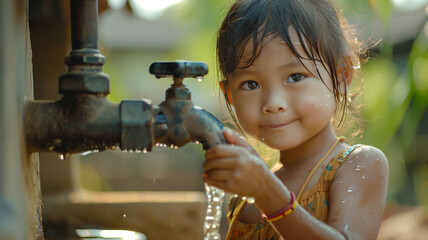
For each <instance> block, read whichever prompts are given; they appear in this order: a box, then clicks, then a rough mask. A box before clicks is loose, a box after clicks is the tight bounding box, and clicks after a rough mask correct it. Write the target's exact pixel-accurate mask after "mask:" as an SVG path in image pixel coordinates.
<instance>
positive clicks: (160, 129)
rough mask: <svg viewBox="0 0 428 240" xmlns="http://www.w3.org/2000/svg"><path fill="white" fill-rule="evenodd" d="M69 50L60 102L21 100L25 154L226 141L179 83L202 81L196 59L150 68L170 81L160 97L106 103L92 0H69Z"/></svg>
mask: <svg viewBox="0 0 428 240" xmlns="http://www.w3.org/2000/svg"><path fill="white" fill-rule="evenodd" d="M70 6H71V19H72V21H71V38H72V51H71V52H70V55H69V56H68V57H66V58H65V63H66V64H67V66H68V71H67V73H66V74H64V75H62V76H60V78H59V92H60V93H61V94H62V95H63V98H62V99H60V100H59V101H28V102H27V104H26V109H25V116H24V124H25V136H26V141H27V146H28V150H29V151H30V152H42V151H56V152H58V153H61V154H66V153H77V152H85V151H90V150H99V151H102V150H105V149H110V148H114V147H116V146H119V147H120V148H121V149H122V150H133V151H150V150H151V149H152V147H153V146H154V145H155V144H157V143H160V144H164V145H167V146H177V147H180V146H183V145H185V144H186V143H188V142H191V141H193V142H196V141H198V142H200V143H201V144H202V145H203V148H204V149H209V148H211V147H213V146H215V145H217V144H221V143H226V141H225V139H224V137H223V134H222V128H223V125H222V124H221V122H220V121H219V120H217V119H216V118H215V117H214V116H213V115H211V114H210V113H208V112H207V111H205V110H203V109H202V108H200V107H197V106H195V105H194V104H193V103H192V101H191V94H190V91H189V90H188V89H187V88H186V87H185V85H184V84H183V79H184V78H189V77H191V78H195V77H202V76H204V75H206V74H207V73H208V67H207V65H206V64H205V63H201V62H164V63H160V62H158V63H153V64H152V65H151V66H150V73H151V74H154V75H155V76H156V77H158V78H161V77H172V78H173V80H174V83H173V84H172V85H171V87H170V88H169V89H167V90H166V100H165V101H164V102H162V103H161V104H160V105H159V106H154V105H152V103H151V101H150V100H147V99H144V100H129V101H128V100H124V101H122V102H121V103H120V104H118V103H112V102H110V101H109V100H108V99H107V98H106V96H107V95H108V94H109V93H110V89H109V81H110V80H109V76H108V75H107V74H105V73H103V72H102V66H103V64H104V63H105V58H104V56H103V55H101V53H100V52H99V50H98V33H97V31H98V29H97V18H98V1H97V0H73V1H70Z"/></svg>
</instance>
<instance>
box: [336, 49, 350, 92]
mask: <svg viewBox="0 0 428 240" xmlns="http://www.w3.org/2000/svg"><path fill="white" fill-rule="evenodd" d="M344 60H345V64H344V68H343V70H342V69H341V68H338V69H337V78H338V79H339V80H340V81H339V84H340V89H343V88H346V87H348V86H349V85H351V82H352V78H353V76H354V66H353V65H352V61H351V58H350V57H349V56H346V57H345V59H344ZM343 83H346V86H343Z"/></svg>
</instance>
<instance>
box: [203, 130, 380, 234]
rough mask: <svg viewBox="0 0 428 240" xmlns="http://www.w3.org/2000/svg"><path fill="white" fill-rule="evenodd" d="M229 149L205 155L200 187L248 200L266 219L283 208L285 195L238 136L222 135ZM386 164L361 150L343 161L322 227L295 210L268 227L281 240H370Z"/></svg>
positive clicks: (377, 154)
mask: <svg viewBox="0 0 428 240" xmlns="http://www.w3.org/2000/svg"><path fill="white" fill-rule="evenodd" d="M225 137H226V139H227V140H228V141H229V142H230V143H231V144H232V145H220V146H218V147H215V148H213V149H210V150H208V151H207V153H206V159H207V160H206V161H205V163H204V170H205V175H204V176H205V181H206V182H207V183H208V184H211V185H214V186H217V187H219V188H221V189H223V190H225V191H228V192H232V193H237V194H239V195H241V196H250V197H254V198H255V200H256V202H255V203H256V205H257V207H258V208H259V209H260V211H261V212H264V213H266V214H267V215H269V214H272V213H274V212H277V211H278V210H279V209H282V208H284V207H285V206H287V205H288V204H289V203H290V201H291V197H290V192H289V190H288V189H287V187H286V186H284V184H282V182H281V181H280V180H279V179H278V178H277V177H276V176H275V175H274V174H273V173H272V172H271V171H270V170H269V169H268V168H267V166H266V165H265V164H264V162H263V160H262V159H260V157H259V156H258V154H257V153H256V151H255V150H254V149H253V148H252V147H251V146H250V145H249V144H248V143H247V142H246V141H245V140H243V139H241V138H240V137H239V135H237V134H235V133H231V132H230V130H226V131H225ZM387 182H388V164H387V160H386V158H385V156H384V155H383V153H382V152H381V151H379V150H377V149H375V148H373V147H361V148H359V149H357V150H355V151H354V152H353V153H352V154H350V155H349V156H348V158H347V159H346V160H345V162H344V163H343V164H342V166H341V167H340V168H339V170H338V171H337V172H336V176H335V179H334V180H333V184H332V186H331V189H330V197H329V221H328V224H325V223H323V222H321V221H319V220H317V219H316V218H315V217H313V216H312V215H311V214H310V213H308V212H307V211H306V210H304V209H303V208H302V207H300V206H298V207H297V208H296V209H295V210H294V212H293V213H292V214H290V215H288V216H286V217H284V218H282V219H280V220H277V221H275V222H272V224H274V226H275V228H276V229H277V230H278V231H279V233H280V234H281V235H282V236H283V237H284V238H286V239H329V240H330V239H364V240H366V239H376V236H377V233H378V230H379V226H380V223H381V219H382V215H383V210H384V206H385V199H386V189H387Z"/></svg>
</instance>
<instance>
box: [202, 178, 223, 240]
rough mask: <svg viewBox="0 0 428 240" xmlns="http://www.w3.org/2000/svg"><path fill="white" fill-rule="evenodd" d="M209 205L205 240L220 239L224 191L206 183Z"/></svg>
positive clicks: (205, 224)
mask: <svg viewBox="0 0 428 240" xmlns="http://www.w3.org/2000/svg"><path fill="white" fill-rule="evenodd" d="M205 190H206V193H207V200H208V207H207V214H206V216H205V222H204V240H220V239H221V236H220V220H221V208H222V205H223V200H224V191H223V190H221V189H218V188H216V187H213V186H210V185H208V184H205Z"/></svg>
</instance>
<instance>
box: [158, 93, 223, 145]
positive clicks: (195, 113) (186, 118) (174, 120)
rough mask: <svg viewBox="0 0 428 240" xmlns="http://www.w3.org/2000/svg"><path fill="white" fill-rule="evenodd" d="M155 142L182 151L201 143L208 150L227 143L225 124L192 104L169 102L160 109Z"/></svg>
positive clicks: (180, 101) (177, 101)
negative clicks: (189, 144) (188, 144)
mask: <svg viewBox="0 0 428 240" xmlns="http://www.w3.org/2000/svg"><path fill="white" fill-rule="evenodd" d="M154 137H155V142H157V143H161V144H165V145H167V146H177V147H181V146H183V145H185V144H186V143H189V142H196V143H201V144H202V146H203V149H204V150H208V149H210V148H211V147H214V146H216V145H218V144H222V143H226V140H225V139H224V136H223V124H222V123H221V122H220V121H219V120H218V119H217V118H216V117H214V116H213V115H212V114H211V113H209V112H207V111H205V110H204V109H202V108H200V107H198V106H195V105H193V103H192V102H191V101H190V100H166V101H164V102H163V103H161V104H160V105H159V109H158V110H157V113H156V116H155V123H154Z"/></svg>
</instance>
